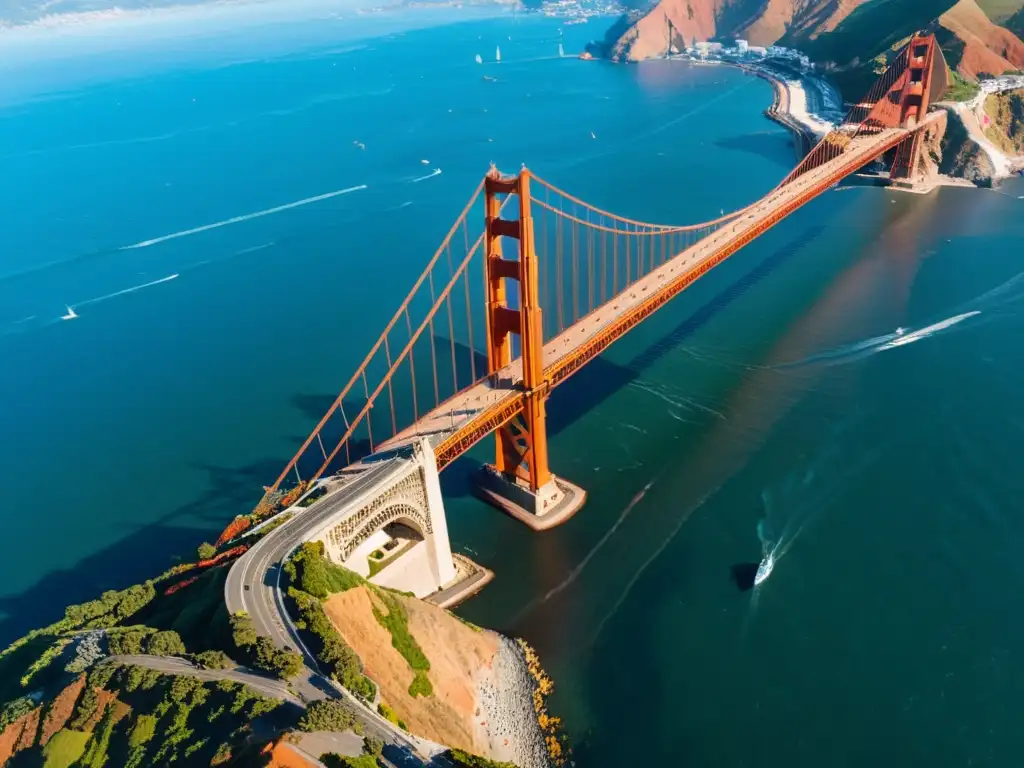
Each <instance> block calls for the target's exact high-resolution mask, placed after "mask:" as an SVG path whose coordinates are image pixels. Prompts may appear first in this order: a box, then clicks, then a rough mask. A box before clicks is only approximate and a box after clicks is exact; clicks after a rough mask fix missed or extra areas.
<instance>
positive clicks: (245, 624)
mask: <svg viewBox="0 0 1024 768" xmlns="http://www.w3.org/2000/svg"><path fill="white" fill-rule="evenodd" d="M229 621H230V624H231V638H232V640H233V641H234V643H235V647H237V648H246V647H248V646H250V645H254V644H255V643H256V639H257V637H258V635H257V634H256V627H254V626H253V623H252V619H251V618H250V617H249V614H248V613H246V612H245V611H239V612H238V613H235V614H232V616H231V618H230V620H229Z"/></svg>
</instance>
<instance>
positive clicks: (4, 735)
mask: <svg viewBox="0 0 1024 768" xmlns="http://www.w3.org/2000/svg"><path fill="white" fill-rule="evenodd" d="M38 727H39V707H36V708H35V709H33V710H32V711H31V712H29V713H28V714H25V715H22V716H21V717H19V718H18V719H17V720H15V721H14V722H13V723H11V724H10V725H8V726H7V727H6V728H4V730H3V732H0V765H6V764H7V761H8V760H10V759H11V758H12V757H14V755H15V754H17V753H18V752H19V751H20V750H22V749H26V748H27V746H32V741H29V739H32V740H33V741H34V740H35V735H36V728H38ZM26 741H28V744H27V746H22V744H23V743H24V742H26Z"/></svg>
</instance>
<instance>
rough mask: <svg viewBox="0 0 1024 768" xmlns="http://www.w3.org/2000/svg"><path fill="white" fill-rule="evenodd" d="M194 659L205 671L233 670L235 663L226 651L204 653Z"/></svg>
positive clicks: (196, 655)
mask: <svg viewBox="0 0 1024 768" xmlns="http://www.w3.org/2000/svg"><path fill="white" fill-rule="evenodd" d="M192 659H193V660H194V661H195V662H196V664H198V665H199V666H201V667H203V668H204V669H232V668H233V667H234V666H235V662H233V661H232V660H231V657H230V656H228V655H227V654H226V653H224V651H203V652H202V653H197V654H195V655H194V656H193V657H192Z"/></svg>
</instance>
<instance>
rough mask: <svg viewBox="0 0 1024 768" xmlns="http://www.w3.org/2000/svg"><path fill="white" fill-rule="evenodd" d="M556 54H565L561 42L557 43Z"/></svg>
mask: <svg viewBox="0 0 1024 768" xmlns="http://www.w3.org/2000/svg"><path fill="white" fill-rule="evenodd" d="M558 55H559V56H565V48H563V47H562V44H561V43H559V44H558Z"/></svg>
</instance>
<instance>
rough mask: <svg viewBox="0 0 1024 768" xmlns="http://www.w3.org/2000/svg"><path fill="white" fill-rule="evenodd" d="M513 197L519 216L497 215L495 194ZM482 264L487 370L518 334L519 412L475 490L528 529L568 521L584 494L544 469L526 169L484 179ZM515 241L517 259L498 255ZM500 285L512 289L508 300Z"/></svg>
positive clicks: (547, 385) (503, 357) (544, 387)
mask: <svg viewBox="0 0 1024 768" xmlns="http://www.w3.org/2000/svg"><path fill="white" fill-rule="evenodd" d="M510 195H515V196H516V197H517V198H518V201H519V211H518V213H519V215H518V218H517V219H503V218H502V217H501V210H502V200H501V197H500V196H510ZM484 203H485V217H486V220H485V230H484V264H485V274H486V278H487V313H486V319H487V370H488V374H489V375H491V376H493V375H495V374H496V373H497V372H498V371H500V370H501V369H502V368H504V367H506V366H507V365H509V364H510V363H511V362H512V343H513V336H519V345H520V348H521V354H522V361H523V372H522V382H521V383H520V384H519V386H520V387H521V388H522V390H523V391H524V393H525V395H526V396H525V398H524V405H523V409H522V412H521V413H519V414H517V415H516V416H515V417H513V418H512V419H511V420H510V421H508V422H507V423H505V424H503V425H502V426H501V427H499V428H498V430H497V433H496V438H497V446H496V448H497V450H496V451H495V460H494V464H493V465H488V466H486V467H485V468H484V470H483V472H482V473H481V476H480V478H479V482H478V485H477V494H478V495H479V496H480V497H481V498H482V499H483V500H484V501H487V502H488V503H490V504H493V505H494V506H496V507H497V508H498V509H501V510H503V511H505V512H507V513H509V514H510V515H512V516H513V517H515V518H516V519H517V520H520V521H522V522H524V523H526V524H527V525H529V526H530V527H531V528H533V529H534V530H544V529H546V528H551V527H552V526H555V525H558V524H559V523H562V522H564V521H565V520H568V519H569V518H570V517H571V516H572V515H573V514H574V513H575V512H576V510H578V509H579V508H580V507H581V506H583V502H584V501H585V500H586V497H587V494H586V493H585V492H584V491H583V489H582V488H579V487H578V486H575V485H573V484H572V483H569V482H567V481H565V480H561V479H558V478H556V477H555V476H554V475H553V474H552V473H551V470H550V469H549V468H548V432H547V413H546V401H547V398H548V394H549V393H550V391H551V382H550V381H548V380H547V379H546V378H545V376H544V363H543V352H544V324H543V320H542V317H541V306H540V298H539V291H538V280H539V276H538V268H537V254H536V251H535V249H534V239H533V235H534V233H533V218H532V216H531V215H530V174H529V171H527V170H526V169H523V170H522V171H521V172H520V173H519V174H518V175H516V176H511V177H505V176H501V175H500V174H499V173H498V172H497V170H496V169H494V168H492V169H491V172H490V173H488V174H487V178H486V179H485V180H484ZM503 237H507V238H509V239H512V240H516V241H518V246H519V247H518V248H517V253H516V258H512V259H506V258H505V257H504V255H503V254H502V248H501V239H502V238H503ZM506 283H515V284H517V285H518V290H515V286H513V290H512V291H511V293H512V294H513V296H514V299H513V301H512V302H511V303H510V302H509V293H510V291H509V290H508V287H507V286H506Z"/></svg>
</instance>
